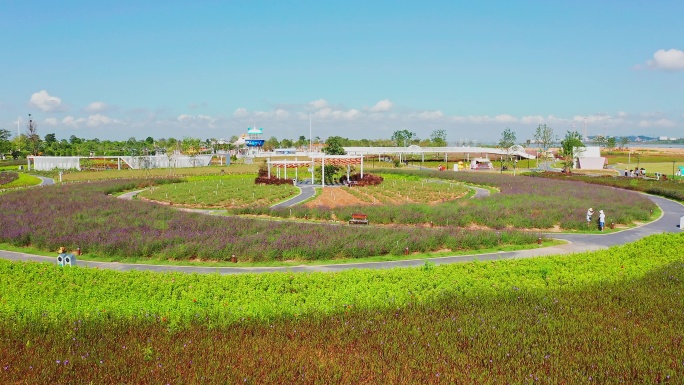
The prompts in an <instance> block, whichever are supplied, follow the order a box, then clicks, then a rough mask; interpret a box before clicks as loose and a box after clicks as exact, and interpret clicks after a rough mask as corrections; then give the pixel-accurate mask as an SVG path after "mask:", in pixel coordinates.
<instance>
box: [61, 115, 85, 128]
mask: <svg viewBox="0 0 684 385" xmlns="http://www.w3.org/2000/svg"><path fill="white" fill-rule="evenodd" d="M85 121H86V120H85V119H84V118H74V117H73V116H71V115H69V116H66V117H64V119H62V124H64V125H65V126H69V127H74V128H78V126H79V125H80V124H81V123H85Z"/></svg>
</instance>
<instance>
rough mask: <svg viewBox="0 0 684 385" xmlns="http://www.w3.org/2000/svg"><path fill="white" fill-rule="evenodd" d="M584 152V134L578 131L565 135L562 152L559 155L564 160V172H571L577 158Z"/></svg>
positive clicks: (561, 145) (561, 147)
mask: <svg viewBox="0 0 684 385" xmlns="http://www.w3.org/2000/svg"><path fill="white" fill-rule="evenodd" d="M583 151H584V143H582V134H580V133H579V132H577V131H568V132H567V133H566V134H565V139H563V140H561V142H560V151H559V153H558V155H560V156H561V158H563V172H570V169H572V165H573V163H574V160H575V157H576V156H577V155H579V154H580V153H581V152H583Z"/></svg>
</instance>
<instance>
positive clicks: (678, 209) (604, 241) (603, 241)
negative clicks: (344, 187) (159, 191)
mask: <svg viewBox="0 0 684 385" xmlns="http://www.w3.org/2000/svg"><path fill="white" fill-rule="evenodd" d="M648 197H649V198H650V199H651V200H652V201H653V202H655V203H656V204H657V205H658V206H660V208H661V209H662V211H663V214H662V215H661V217H660V218H658V219H657V220H656V221H653V222H651V223H648V224H646V225H643V226H639V227H636V228H632V229H627V230H623V231H619V232H615V233H611V234H557V233H549V234H546V235H548V236H550V237H553V238H556V239H561V240H566V241H568V242H569V243H567V244H564V245H559V246H552V247H544V248H538V249H530V250H519V251H510V252H496V253H488V254H477V255H463V256H451V257H441V258H431V259H429V261H430V262H432V263H435V264H437V265H441V264H447V263H458V262H467V261H473V260H479V261H491V260H500V259H515V258H531V257H538V256H543V255H555V254H570V253H576V252H583V251H593V250H600V249H605V248H608V247H610V246H614V245H619V244H624V243H629V242H634V241H636V240H639V239H642V238H644V237H645V236H647V235H651V234H657V233H664V232H679V231H681V230H680V229H679V220H680V218H681V217H682V216H684V205H682V204H680V203H678V202H674V201H671V200H669V199H665V198H661V197H657V196H653V195H648ZM606 214H607V221H608V222H610V213H606ZM0 257H2V258H5V259H10V260H15V261H39V262H51V263H55V258H54V257H43V256H38V255H32V254H26V253H17V252H12V251H0ZM425 261H426V260H425V259H415V260H406V261H391V262H370V263H351V264H338V265H323V266H291V267H194V266H159V265H145V264H126V263H115V262H114V263H112V262H90V261H78V265H79V266H86V267H96V268H100V269H113V270H119V271H127V270H148V271H157V272H163V271H170V272H186V273H220V274H240V273H263V272H334V271H341V270H349V269H387V268H394V267H416V266H422V265H423V264H425Z"/></svg>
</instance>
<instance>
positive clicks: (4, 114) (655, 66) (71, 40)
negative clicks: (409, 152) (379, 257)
mask: <svg viewBox="0 0 684 385" xmlns="http://www.w3.org/2000/svg"><path fill="white" fill-rule="evenodd" d="M683 13H684V3H682V2H677V1H655V2H642V1H630V0H626V1H621V2H614V1H602V2H592V1H577V2H543V1H517V2H497V1H482V2H461V1H455V2H444V1H421V2H418V1H401V0H399V1H395V2H391V3H384V2H363V1H357V0H352V1H346V2H315V3H309V2H302V1H292V2H282V3H280V2H279V3H274V2H266V1H253V2H239V3H238V2H217V3H214V2H207V3H204V2H202V3H197V4H195V3H191V2H173V1H171V2H159V1H148V2H142V3H140V2H134V1H119V2H114V3H97V2H74V1H65V2H58V3H55V2H47V1H26V2H10V3H3V5H2V6H0V43H1V44H0V53H1V56H2V57H3V61H2V63H0V73H1V75H0V85H1V86H0V128H2V129H7V130H9V131H10V132H12V133H13V135H16V133H17V122H18V123H19V128H20V131H21V132H22V133H26V124H27V121H28V114H29V113H30V114H32V117H33V118H34V119H35V121H36V122H37V123H38V133H39V134H40V135H41V137H42V136H44V135H45V134H48V133H55V134H56V136H57V137H58V138H68V137H69V136H71V135H76V136H78V137H83V138H96V137H97V138H99V139H102V140H105V139H111V140H125V139H127V138H129V137H136V138H138V139H144V138H145V137H147V136H151V137H153V138H162V137H167V138H168V137H175V138H182V137H185V136H189V137H201V138H225V139H227V138H230V137H231V136H233V135H237V136H239V135H240V134H242V133H246V132H247V127H252V126H256V127H262V128H263V129H264V136H265V137H266V138H269V137H271V136H275V137H276V138H278V139H281V140H282V139H285V138H287V139H297V138H298V137H299V136H305V137H307V138H308V137H309V122H310V120H311V125H312V136H314V137H320V138H321V139H325V138H327V137H329V136H333V135H338V136H342V137H348V138H350V139H362V138H365V139H382V138H389V137H391V135H392V133H393V132H394V131H398V130H409V131H411V132H415V133H416V134H417V136H418V137H419V138H421V139H425V138H429V136H430V134H431V133H432V132H433V131H434V130H437V129H444V130H446V132H447V140H448V141H449V142H457V141H464V140H468V141H477V142H481V143H492V142H496V141H497V140H498V139H499V138H500V136H501V132H502V131H503V130H504V129H505V128H507V127H509V128H511V129H512V130H513V131H514V132H515V133H516V136H517V139H518V141H519V142H524V141H526V140H527V139H533V135H534V131H535V129H536V127H537V126H538V125H539V124H547V125H549V126H550V127H552V128H553V129H554V131H555V133H556V135H558V136H562V135H563V134H564V133H565V132H566V131H568V130H572V129H573V126H574V129H575V130H577V131H578V132H580V133H581V134H582V135H584V134H585V129H584V127H585V121H586V135H588V136H593V135H608V136H625V135H634V136H636V135H642V136H651V137H661V136H667V137H681V136H682V134H681V133H682V132H684V106H683V105H682V103H681V100H682V95H681V94H682V93H681V90H682V89H684V51H682V50H683V49H684V45H683V44H684V43H682V41H681V36H684V26H682V23H681V22H680V20H679V19H680V17H681V14H683Z"/></svg>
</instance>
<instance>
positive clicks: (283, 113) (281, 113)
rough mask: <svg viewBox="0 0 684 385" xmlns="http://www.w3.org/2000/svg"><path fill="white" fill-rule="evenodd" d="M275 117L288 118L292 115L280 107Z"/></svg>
mask: <svg viewBox="0 0 684 385" xmlns="http://www.w3.org/2000/svg"><path fill="white" fill-rule="evenodd" d="M275 117H276V119H287V118H289V117H290V113H289V112H287V111H286V110H283V109H282V108H279V109H277V110H276V111H275Z"/></svg>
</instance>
